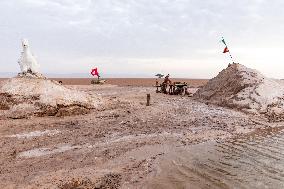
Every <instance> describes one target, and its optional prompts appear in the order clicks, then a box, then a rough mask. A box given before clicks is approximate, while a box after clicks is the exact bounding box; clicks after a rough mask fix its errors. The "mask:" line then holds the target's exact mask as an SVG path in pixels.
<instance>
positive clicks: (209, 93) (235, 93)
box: [194, 63, 284, 121]
mask: <svg viewBox="0 0 284 189" xmlns="http://www.w3.org/2000/svg"><path fill="white" fill-rule="evenodd" d="M194 98H195V99H198V100H201V101H205V102H208V103H212V104H217V105H220V106H227V107H231V108H235V109H238V110H241V111H244V112H249V113H253V114H260V115H264V116H265V117H266V118H267V119H268V120H270V121H281V120H283V119H284V84H283V81H281V80H277V79H271V78H266V77H265V76H264V75H262V74H261V73H259V72H258V71H256V70H254V69H250V68H247V67H245V66H243V65H241V64H237V63H234V64H231V65H229V66H228V67H227V68H226V69H224V70H223V71H221V72H220V73H219V74H218V75H217V76H216V77H215V78H213V79H211V80H209V82H208V83H207V84H206V85H205V86H204V87H202V88H201V89H199V90H198V91H197V92H196V93H195V94H194Z"/></svg>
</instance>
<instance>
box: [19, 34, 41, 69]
mask: <svg viewBox="0 0 284 189" xmlns="http://www.w3.org/2000/svg"><path fill="white" fill-rule="evenodd" d="M22 46H23V51H22V52H21V57H20V59H19V61H18V63H19V65H20V68H21V72H22V73H27V72H30V73H39V64H38V63H37V61H36V59H35V57H34V55H33V54H32V52H31V50H30V45H29V42H28V40H27V39H23V40H22Z"/></svg>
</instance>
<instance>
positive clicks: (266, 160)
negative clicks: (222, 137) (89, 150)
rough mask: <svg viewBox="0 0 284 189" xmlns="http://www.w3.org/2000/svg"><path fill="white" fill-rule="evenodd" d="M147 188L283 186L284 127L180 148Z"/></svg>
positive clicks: (173, 153)
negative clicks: (283, 128)
mask: <svg viewBox="0 0 284 189" xmlns="http://www.w3.org/2000/svg"><path fill="white" fill-rule="evenodd" d="M146 188H258V189H259V188H269V189H270V188H279V189H280V188H281V189H282V188H284V131H282V130H280V129H270V130H265V131H258V132H255V133H254V134H251V135H249V136H244V137H241V138H237V139H229V140H227V141H225V142H214V143H213V142H212V143H203V144H199V145H195V146H193V147H190V148H179V149H176V150H175V151H174V152H172V153H171V154H169V155H168V156H167V157H166V158H165V159H163V160H162V161H161V163H160V165H159V167H158V172H157V175H156V176H155V177H154V178H152V179H151V180H149V181H148V182H147V186H146Z"/></svg>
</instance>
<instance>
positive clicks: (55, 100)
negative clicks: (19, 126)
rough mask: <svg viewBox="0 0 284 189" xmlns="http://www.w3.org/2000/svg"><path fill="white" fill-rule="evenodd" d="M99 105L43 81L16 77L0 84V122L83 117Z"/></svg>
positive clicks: (56, 83) (85, 96)
mask: <svg viewBox="0 0 284 189" xmlns="http://www.w3.org/2000/svg"><path fill="white" fill-rule="evenodd" d="M99 102H100V100H99V98H98V97H97V96H91V95H89V94H87V93H84V92H80V91H77V90H72V89H69V88H67V87H65V86H63V85H61V84H59V83H58V82H56V81H51V80H48V79H45V78H33V77H29V76H18V77H16V78H12V79H8V80H4V81H2V82H1V83H0V118H26V117H30V116H64V115H74V114H85V113H88V112H89V111H90V109H93V108H95V107H96V106H97V105H98V103H99Z"/></svg>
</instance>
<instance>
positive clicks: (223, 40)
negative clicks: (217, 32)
mask: <svg viewBox="0 0 284 189" xmlns="http://www.w3.org/2000/svg"><path fill="white" fill-rule="evenodd" d="M221 41H222V42H223V43H224V45H226V46H227V44H226V42H225V39H224V38H223V37H222V40H221Z"/></svg>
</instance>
